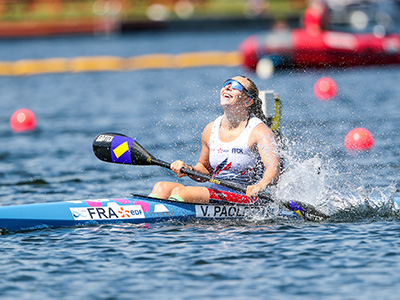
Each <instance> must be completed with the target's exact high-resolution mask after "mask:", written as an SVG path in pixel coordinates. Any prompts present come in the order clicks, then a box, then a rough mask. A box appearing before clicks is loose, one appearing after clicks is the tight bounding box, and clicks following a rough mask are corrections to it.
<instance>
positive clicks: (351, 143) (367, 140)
mask: <svg viewBox="0 0 400 300" xmlns="http://www.w3.org/2000/svg"><path fill="white" fill-rule="evenodd" d="M344 146H345V147H346V149H348V150H370V149H371V148H372V147H373V146H374V138H373V136H372V134H371V132H370V131H368V130H367V129H365V128H354V129H352V130H350V132H349V133H348V134H347V135H346V138H345V139H344Z"/></svg>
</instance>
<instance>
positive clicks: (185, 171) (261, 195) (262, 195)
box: [147, 158, 273, 202]
mask: <svg viewBox="0 0 400 300" xmlns="http://www.w3.org/2000/svg"><path fill="white" fill-rule="evenodd" d="M147 161H148V162H149V163H150V164H153V165H157V166H160V167H163V168H166V169H171V164H169V163H167V162H165V161H162V160H159V159H157V158H148V159H147ZM181 172H182V173H183V174H186V175H189V176H193V177H198V178H201V179H204V180H206V181H208V182H211V183H215V184H218V185H221V186H224V187H227V188H230V189H233V190H235V191H238V192H242V193H244V194H245V193H246V190H247V188H246V187H244V186H242V185H240V184H236V183H234V182H230V181H225V180H221V179H216V178H214V177H212V176H210V175H207V174H203V173H200V172H197V171H194V170H190V169H187V168H182V169H181ZM257 196H258V197H259V198H262V199H265V200H268V201H271V202H273V199H272V198H271V196H270V195H269V194H266V193H264V192H259V193H258V195H257Z"/></svg>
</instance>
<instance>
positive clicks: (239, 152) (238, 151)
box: [232, 148, 244, 154]
mask: <svg viewBox="0 0 400 300" xmlns="http://www.w3.org/2000/svg"><path fill="white" fill-rule="evenodd" d="M232 153H233V154H243V153H244V152H243V149H241V148H232Z"/></svg>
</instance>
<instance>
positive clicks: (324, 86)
mask: <svg viewBox="0 0 400 300" xmlns="http://www.w3.org/2000/svg"><path fill="white" fill-rule="evenodd" d="M337 92H338V88H337V84H336V82H335V81H334V80H333V79H332V78H329V77H322V78H320V79H318V80H317V82H316V83H315V84H314V95H315V97H317V99H319V100H324V101H325V100H331V99H333V98H335V97H336V95H337Z"/></svg>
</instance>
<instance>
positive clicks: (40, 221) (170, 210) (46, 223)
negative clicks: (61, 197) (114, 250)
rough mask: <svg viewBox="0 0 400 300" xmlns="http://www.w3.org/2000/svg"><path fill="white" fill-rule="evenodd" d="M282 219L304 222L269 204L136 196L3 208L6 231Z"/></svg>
mask: <svg viewBox="0 0 400 300" xmlns="http://www.w3.org/2000/svg"><path fill="white" fill-rule="evenodd" d="M257 216H260V217H263V218H265V217H268V216H278V217H283V218H293V219H302V218H301V217H300V216H299V215H298V214H296V213H295V212H292V211H286V210H282V209H279V208H276V207H275V206H272V205H271V204H268V203H263V204H259V205H255V204H253V205H244V204H231V203H211V204H192V203H183V202H173V201H168V200H161V199H155V198H149V197H146V196H140V195H132V196H131V197H130V198H116V199H93V200H74V201H64V202H52V203H39V204H25V205H12V206H3V207H0V230H1V231H2V232H8V231H21V230H31V229H42V228H51V227H73V226H86V225H100V224H112V223H132V224H146V223H158V222H166V221H171V220H172V221H194V220H207V219H208V220H221V219H232V220H251V219H252V218H253V219H254V218H255V217H257Z"/></svg>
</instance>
